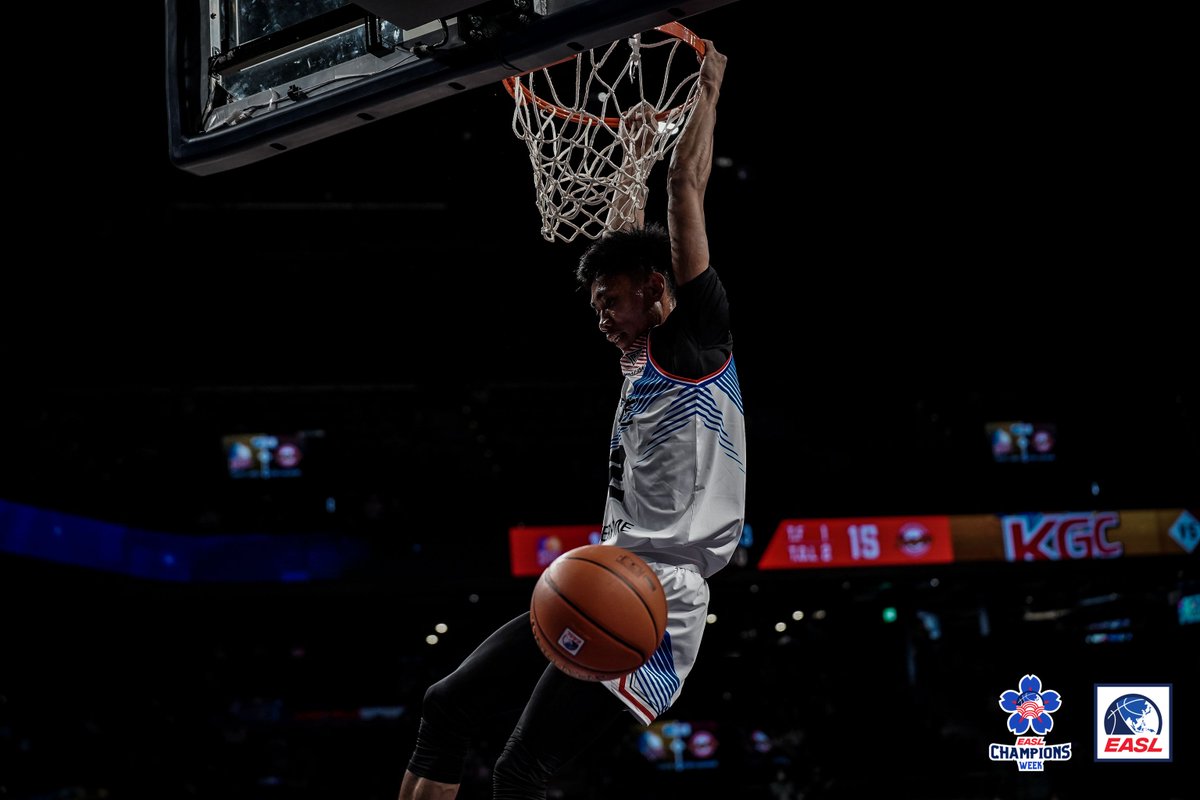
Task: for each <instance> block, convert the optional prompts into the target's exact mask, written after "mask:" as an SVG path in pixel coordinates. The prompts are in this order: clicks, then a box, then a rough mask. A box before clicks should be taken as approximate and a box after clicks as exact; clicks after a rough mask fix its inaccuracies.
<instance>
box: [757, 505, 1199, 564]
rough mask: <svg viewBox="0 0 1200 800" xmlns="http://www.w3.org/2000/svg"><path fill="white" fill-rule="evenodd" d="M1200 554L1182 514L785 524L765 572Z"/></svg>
mask: <svg viewBox="0 0 1200 800" xmlns="http://www.w3.org/2000/svg"><path fill="white" fill-rule="evenodd" d="M1198 552H1200V520H1198V519H1197V514H1196V513H1195V512H1194V511H1192V510H1189V509H1184V508H1160V509H1137V510H1129V511H1071V512H1036V513H1029V514H960V515H955V516H941V517H859V518H838V519H785V520H783V521H782V522H781V523H779V527H778V528H777V529H776V530H775V534H774V536H773V537H772V538H771V541H770V543H769V544H768V545H767V549H766V551H765V552H764V553H763V557H762V560H761V561H759V564H758V566H759V568H760V569H800V568H804V567H870V566H884V565H889V566H895V565H903V564H945V563H949V562H952V561H959V562H961V561H1009V562H1014V563H1017V562H1026V561H1079V560H1090V559H1114V558H1128V557H1130V556H1159V555H1181V556H1194V555H1196V554H1197V553H1198Z"/></svg>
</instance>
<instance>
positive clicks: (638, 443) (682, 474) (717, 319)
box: [602, 268, 746, 578]
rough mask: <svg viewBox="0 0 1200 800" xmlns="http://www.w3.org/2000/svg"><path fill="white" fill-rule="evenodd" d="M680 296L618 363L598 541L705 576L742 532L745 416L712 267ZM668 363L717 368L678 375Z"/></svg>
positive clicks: (725, 311)
mask: <svg viewBox="0 0 1200 800" xmlns="http://www.w3.org/2000/svg"><path fill="white" fill-rule="evenodd" d="M677 298H678V304H677V306H676V309H675V310H674V311H673V312H672V313H671V314H670V315H669V316H668V318H667V321H666V322H665V323H664V324H663V325H662V326H659V328H655V329H654V330H653V331H652V332H651V334H650V336H649V340H648V342H646V344H645V346H644V350H641V349H635V350H633V351H631V352H629V353H626V354H625V356H624V357H623V359H622V364H623V368H624V371H625V382H624V385H623V387H622V390H621V401H620V404H619V406H618V408H617V414H616V419H615V421H614V423H613V432H612V440H611V442H610V448H609V450H610V460H609V470H610V473H609V489H608V502H607V505H606V508H605V514H604V529H603V536H602V540H603V541H604V542H605V543H606V544H615V545H617V546H619V547H624V548H626V549H628V550H632V551H633V552H635V553H637V554H639V555H640V556H642V557H643V558H644V559H646V560H647V561H651V562H656V563H660V564H668V565H672V566H685V565H691V566H694V567H695V568H697V570H698V571H699V572H700V574H701V575H702V576H703V577H705V578H707V577H709V576H711V575H712V574H713V573H715V572H716V571H717V570H719V569H721V568H722V567H724V566H725V565H726V564H728V563H729V559H730V557H731V556H732V555H733V551H734V549H735V548H736V547H737V543H738V540H739V539H740V538H741V535H742V522H743V519H744V517H745V505H746V436H745V417H744V415H743V412H742V395H741V389H740V387H739V386H738V379H737V370H736V369H735V368H734V363H733V356H732V345H731V339H730V337H729V334H728V319H729V314H728V302H727V300H726V298H725V292H724V288H723V287H722V286H721V283H720V281H719V280H718V279H717V275H716V272H715V271H714V270H712V269H711V268H710V269H708V270H707V271H706V272H704V273H703V274H702V275H701V276H699V277H697V278H695V279H694V280H692V281H690V282H689V283H687V284H685V285H684V286H682V287H680V289H679V291H678V293H677ZM660 350H661V352H660ZM670 365H680V366H684V367H685V368H687V369H690V370H691V371H693V372H697V371H698V370H699V369H704V368H707V369H711V372H709V373H708V374H702V375H699V376H698V377H688V376H683V375H676V374H672V373H671V371H670V370H669V366H670Z"/></svg>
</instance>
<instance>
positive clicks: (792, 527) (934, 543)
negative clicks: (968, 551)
mask: <svg viewBox="0 0 1200 800" xmlns="http://www.w3.org/2000/svg"><path fill="white" fill-rule="evenodd" d="M953 560H954V549H953V547H952V546H951V543H950V518H949V517H862V518H857V519H856V518H853V517H849V518H841V519H785V520H784V521H783V522H781V523H779V527H778V528H777V529H776V530H775V535H774V536H773V537H772V538H771V542H770V544H768V545H767V549H766V552H764V553H763V557H762V559H761V560H760V561H759V562H758V568H759V569H798V568H802V567H874V566H883V565H895V564H948V563H950V562H951V561H953Z"/></svg>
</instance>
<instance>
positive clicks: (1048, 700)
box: [1000, 675, 1062, 736]
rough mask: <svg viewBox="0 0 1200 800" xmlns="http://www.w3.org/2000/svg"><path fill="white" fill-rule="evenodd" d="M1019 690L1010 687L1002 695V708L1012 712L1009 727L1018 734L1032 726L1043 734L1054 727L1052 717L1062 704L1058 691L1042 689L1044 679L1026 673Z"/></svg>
mask: <svg viewBox="0 0 1200 800" xmlns="http://www.w3.org/2000/svg"><path fill="white" fill-rule="evenodd" d="M1018 690H1019V691H1016V692H1014V691H1012V690H1011V689H1009V690H1008V691H1007V692H1005V693H1004V694H1002V695H1000V708H1002V709H1003V710H1005V711H1008V712H1010V716H1009V718H1008V729H1009V730H1010V731H1012V732H1013V733H1014V734H1016V735H1017V736H1020V735H1022V734H1024V733H1027V732H1028V731H1029V730H1030V729H1031V728H1032V729H1033V732H1034V733H1036V734H1037V735H1038V736H1043V735H1045V734H1046V733H1048V732H1049V731H1050V729H1051V728H1053V727H1054V720H1053V719H1052V718H1051V717H1050V715H1051V714H1053V713H1054V712H1055V711H1058V709H1059V708H1060V707H1061V706H1062V697H1061V696H1060V695H1059V693H1058V692H1052V691H1042V681H1041V679H1039V678H1038V676H1037V675H1026V676H1025V677H1023V678H1021V681H1020V683H1019V684H1018Z"/></svg>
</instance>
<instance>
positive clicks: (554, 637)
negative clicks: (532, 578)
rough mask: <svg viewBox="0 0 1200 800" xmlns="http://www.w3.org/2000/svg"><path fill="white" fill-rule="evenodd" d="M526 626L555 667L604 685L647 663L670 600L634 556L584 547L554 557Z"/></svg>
mask: <svg viewBox="0 0 1200 800" xmlns="http://www.w3.org/2000/svg"><path fill="white" fill-rule="evenodd" d="M529 623H530V625H532V626H533V637H534V638H535V639H536V640H537V643H538V647H540V648H541V649H542V652H543V653H545V654H546V658H548V659H550V662H551V663H552V664H554V666H556V667H558V668H559V669H561V670H562V671H563V672H565V673H567V674H568V675H570V676H571V677H573V678H579V679H580V680H585V681H603V680H608V679H610V678H619V677H621V676H622V675H625V674H626V673H629V672H633V671H634V670H636V669H637V668H638V667H640V666H642V665H643V664H645V663H646V662H647V661H649V660H650V656H652V655H653V654H654V651H655V649H656V648H657V647H658V643H659V642H660V641H662V638H663V633H665V632H666V630H667V598H666V595H665V594H664V593H663V588H662V584H660V583H659V582H658V576H656V575H655V574H654V571H653V570H651V569H650V567H649V566H648V565H647V564H646V562H645V561H643V560H642V559H641V558H639V557H638V556H636V555H634V554H633V553H631V552H629V551H628V550H625V549H623V548H620V547H613V546H609V545H601V544H592V545H585V546H583V547H577V548H575V549H574V550H568V551H567V552H565V553H563V554H562V555H560V556H559V557H558V558H556V559H554V561H553V562H551V563H550V566H549V567H547V568H546V570H545V572H543V573H542V574H541V577H539V578H538V581H537V585H536V586H534V588H533V600H532V602H531V603H530V607H529Z"/></svg>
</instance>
